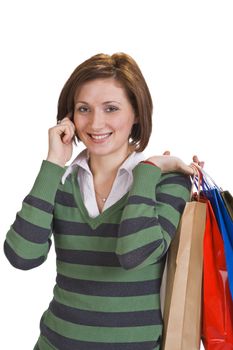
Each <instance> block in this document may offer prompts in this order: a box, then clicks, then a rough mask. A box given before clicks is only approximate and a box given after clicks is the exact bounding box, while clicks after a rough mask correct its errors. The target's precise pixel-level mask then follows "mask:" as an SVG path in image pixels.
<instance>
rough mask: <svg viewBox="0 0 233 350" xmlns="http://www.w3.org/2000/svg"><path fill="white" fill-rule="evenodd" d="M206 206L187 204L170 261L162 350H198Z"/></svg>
mask: <svg viewBox="0 0 233 350" xmlns="http://www.w3.org/2000/svg"><path fill="white" fill-rule="evenodd" d="M205 221H206V204H205V203H201V202H196V201H192V202H188V203H186V206H185V209H184V212H183V215H182V217H181V220H180V224H179V228H178V230H177V233H176V235H175V237H174V239H173V241H172V243H171V246H170V248H169V252H168V260H167V283H166V297H165V306H164V332H163V345H162V349H163V350H187V349H192V350H199V349H200V332H201V297H202V271H203V235H204V230H205Z"/></svg>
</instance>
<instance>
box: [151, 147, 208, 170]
mask: <svg viewBox="0 0 233 350" xmlns="http://www.w3.org/2000/svg"><path fill="white" fill-rule="evenodd" d="M147 161H149V162H152V163H154V164H155V165H157V166H158V167H159V168H160V169H161V171H162V173H167V172H172V171H177V172H181V173H184V174H187V175H193V174H194V169H193V167H192V164H194V165H195V166H196V167H197V168H198V167H200V168H202V167H203V166H204V162H203V161H199V159H198V157H197V156H196V155H195V156H193V163H191V164H190V165H188V164H185V163H184V162H183V161H182V160H181V159H180V158H178V157H174V156H170V152H169V151H166V152H164V153H163V155H162V156H153V157H150V158H148V159H147Z"/></svg>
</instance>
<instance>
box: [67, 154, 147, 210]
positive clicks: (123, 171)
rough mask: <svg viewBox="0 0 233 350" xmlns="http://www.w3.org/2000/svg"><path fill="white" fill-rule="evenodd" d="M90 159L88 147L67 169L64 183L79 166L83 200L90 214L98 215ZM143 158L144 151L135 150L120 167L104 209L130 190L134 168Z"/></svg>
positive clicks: (79, 180)
mask: <svg viewBox="0 0 233 350" xmlns="http://www.w3.org/2000/svg"><path fill="white" fill-rule="evenodd" d="M88 159H89V152H88V150H87V148H85V149H84V150H83V151H82V152H81V153H79V155H78V156H77V157H76V158H75V159H74V161H73V162H72V163H71V164H70V165H69V166H68V168H67V169H66V171H65V173H64V175H63V177H62V183H63V184H64V182H65V180H66V178H67V176H68V175H69V174H71V173H72V171H73V169H74V168H75V167H76V166H79V167H80V168H79V171H78V183H79V187H80V192H81V195H82V198H83V202H84V205H85V207H86V209H87V211H88V213H89V216H90V217H96V216H98V215H99V214H100V212H99V208H98V205H97V202H96V197H95V190H94V181H93V175H92V172H91V170H90V167H89V165H88ZM142 160H145V156H144V154H143V152H133V153H131V154H130V155H129V157H128V158H127V159H126V160H125V161H124V163H123V164H122V165H121V166H120V167H119V169H118V172H117V175H116V178H115V180H114V183H113V185H112V189H111V192H110V194H109V196H108V198H107V199H106V202H105V203H104V206H103V209H102V210H103V211H104V210H106V209H107V208H109V207H111V206H112V205H113V204H114V203H116V202H117V201H118V200H119V199H120V198H121V197H123V195H125V193H126V192H127V191H129V189H130V187H131V185H132V183H133V174H132V170H133V168H134V167H135V166H136V165H137V164H138V163H139V162H141V161H142Z"/></svg>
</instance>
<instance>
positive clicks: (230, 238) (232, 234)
mask: <svg viewBox="0 0 233 350" xmlns="http://www.w3.org/2000/svg"><path fill="white" fill-rule="evenodd" d="M203 175H204V177H203V194H204V196H205V197H206V198H208V199H209V201H210V203H211V206H212V208H213V211H214V214H215V217H216V219H217V222H218V226H219V229H220V232H221V235H222V238H223V243H224V251H225V257H226V266H227V271H228V279H229V286H230V292H231V297H232V300H233V221H232V219H231V217H230V215H229V213H228V210H227V208H226V206H225V203H224V201H223V198H222V196H221V193H222V189H221V188H219V187H218V186H217V185H216V183H215V182H214V181H213V180H212V178H211V177H210V176H209V175H208V174H207V173H206V172H204V170H203Z"/></svg>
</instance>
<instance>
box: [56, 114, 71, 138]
mask: <svg viewBox="0 0 233 350" xmlns="http://www.w3.org/2000/svg"><path fill="white" fill-rule="evenodd" d="M55 128H56V130H57V132H58V133H59V135H61V139H62V142H63V143H65V144H68V143H70V142H71V141H72V139H73V137H74V135H75V126H74V123H72V121H71V120H70V117H69V116H68V115H67V116H66V117H65V118H63V119H62V120H59V121H58V124H57V125H56V126H55Z"/></svg>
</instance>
